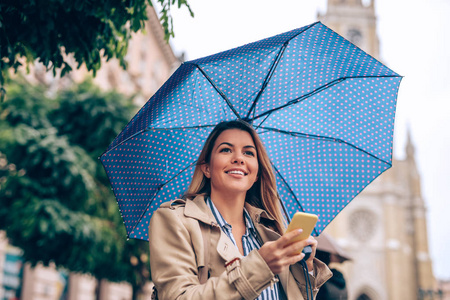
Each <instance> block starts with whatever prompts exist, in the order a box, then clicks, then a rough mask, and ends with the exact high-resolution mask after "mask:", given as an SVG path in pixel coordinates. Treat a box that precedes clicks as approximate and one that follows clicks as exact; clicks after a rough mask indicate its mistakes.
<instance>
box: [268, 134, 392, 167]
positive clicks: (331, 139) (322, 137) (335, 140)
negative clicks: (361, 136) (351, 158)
mask: <svg viewBox="0 0 450 300" xmlns="http://www.w3.org/2000/svg"><path fill="white" fill-rule="evenodd" d="M260 128H261V129H264V130H268V131H276V132H279V133H283V134H288V135H292V136H297V137H298V136H300V137H304V138H308V139H316V140H327V141H330V142H337V143H342V144H346V145H348V146H350V147H353V148H355V149H356V150H358V151H361V152H364V153H366V154H367V155H369V156H371V157H373V158H375V159H377V160H378V161H380V162H383V163H385V164H387V165H389V166H391V167H392V163H390V162H387V161H385V160H384V159H381V158H379V157H376V156H375V155H373V154H372V153H370V152H367V151H366V150H364V149H361V148H359V147H357V146H355V145H353V144H351V143H349V142H346V141H344V140H342V139H339V138H331V137H327V136H321V135H315V134H306V133H300V132H290V131H285V130H281V129H278V128H272V127H260Z"/></svg>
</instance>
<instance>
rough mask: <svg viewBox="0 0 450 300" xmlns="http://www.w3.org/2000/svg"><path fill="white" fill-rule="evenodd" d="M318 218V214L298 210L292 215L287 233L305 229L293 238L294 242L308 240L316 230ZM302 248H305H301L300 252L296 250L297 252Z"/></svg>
mask: <svg viewBox="0 0 450 300" xmlns="http://www.w3.org/2000/svg"><path fill="white" fill-rule="evenodd" d="M317 219H318V217H317V215H314V214H308V213H304V212H296V213H295V214H294V216H293V217H292V220H291V223H289V226H288V228H287V230H286V233H288V232H291V231H293V230H296V229H303V232H302V233H301V234H300V235H299V236H297V237H295V238H293V239H292V243H295V242H298V241H303V240H306V239H307V238H308V237H309V236H310V235H311V233H312V231H313V230H314V227H315V226H316V223H317ZM302 250H303V249H301V250H299V251H298V252H296V254H300V253H301V252H302Z"/></svg>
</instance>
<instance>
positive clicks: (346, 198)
mask: <svg viewBox="0 0 450 300" xmlns="http://www.w3.org/2000/svg"><path fill="white" fill-rule="evenodd" d="M400 81H401V76H399V75H398V74H396V73H395V72H393V71H392V70H390V69H389V68H387V67H386V66H384V65H383V64H381V63H380V62H378V61H377V60H376V59H374V58H373V57H371V56H369V55H368V54H366V53H365V52H364V51H362V50H361V49H359V48H357V47H356V46H354V45H353V44H351V43H350V42H349V41H347V40H345V39H344V38H342V37H341V36H339V35H338V34H336V33H335V32H333V31H332V30H330V29H329V28H327V27H326V26H324V25H323V24H321V23H320V22H317V23H314V24H311V25H309V26H305V27H302V28H299V29H295V30H292V31H289V32H286V33H283V34H280V35H277V36H274V37H271V38H267V39H264V40H261V41H258V42H254V43H251V44H247V45H244V46H242V47H238V48H235V49H232V50H228V51H225V52H221V53H218V54H215V55H211V56H208V57H204V58H200V59H197V60H192V61H189V62H185V63H183V64H182V65H181V66H180V67H179V68H178V69H177V70H176V71H175V73H174V74H173V75H172V76H171V77H170V78H169V79H168V81H167V82H166V83H165V84H164V85H163V86H162V87H161V88H160V89H159V90H158V92H157V93H156V94H155V95H154V96H153V97H152V98H150V100H149V101H148V102H147V103H146V104H145V105H144V106H143V107H142V109H141V110H140V111H139V112H138V113H137V115H136V116H135V117H134V118H133V119H132V120H131V121H130V123H129V124H128V125H127V126H126V127H125V128H124V130H123V131H122V132H121V133H120V134H119V135H118V136H117V138H116V139H115V140H114V141H113V142H112V144H111V145H110V146H109V147H108V149H107V150H106V152H105V153H104V154H102V156H101V157H100V159H101V161H102V163H103V165H104V167H105V170H106V172H107V174H108V177H109V180H110V182H111V185H112V187H113V190H114V193H115V196H116V198H117V201H118V204H119V208H120V212H121V214H122V217H123V220H124V223H125V226H126V229H127V233H128V236H129V237H130V238H137V239H143V240H148V235H147V229H148V225H149V221H150V217H151V215H152V212H153V211H155V210H156V209H157V208H158V207H159V205H160V204H161V203H163V202H165V201H170V200H173V199H175V198H177V197H180V196H181V195H182V194H183V192H184V191H186V190H187V187H188V185H189V182H190V180H191V177H192V174H193V170H194V167H195V163H196V159H197V157H198V156H199V154H200V151H201V148H202V146H203V143H204V141H205V140H206V138H207V136H208V134H209V133H210V132H211V130H212V129H213V128H214V126H215V125H216V124H217V123H219V122H220V121H224V120H235V119H238V118H239V119H243V120H246V121H248V122H249V123H251V124H252V125H253V126H254V128H255V129H257V132H258V133H259V135H260V137H261V139H262V140H263V142H264V144H265V146H266V148H267V151H268V154H269V156H270V159H271V161H272V164H273V168H274V170H275V173H276V178H277V186H278V192H279V195H280V197H281V200H282V207H283V210H284V212H285V215H286V217H287V218H288V219H289V218H290V217H291V216H292V215H293V214H294V213H295V212H297V211H305V212H309V213H313V214H317V215H318V216H319V221H318V223H317V225H316V228H315V234H316V235H318V234H320V232H321V231H322V230H323V229H324V228H325V227H326V226H327V224H328V223H329V222H330V221H331V220H332V219H333V218H334V217H335V216H336V215H337V214H338V213H339V212H340V211H341V210H342V209H343V208H344V207H345V206H346V205H347V204H348V203H349V202H350V201H351V200H352V199H353V198H354V197H355V196H356V195H358V193H360V192H361V191H362V190H363V189H364V188H365V187H366V186H367V185H368V184H369V183H370V182H372V181H373V180H374V179H375V178H376V177H377V176H379V175H380V174H381V173H383V172H384V171H386V170H387V169H389V168H390V167H391V163H392V138H393V130H394V115H395V106H396V98H397V92H398V87H399V84H400Z"/></svg>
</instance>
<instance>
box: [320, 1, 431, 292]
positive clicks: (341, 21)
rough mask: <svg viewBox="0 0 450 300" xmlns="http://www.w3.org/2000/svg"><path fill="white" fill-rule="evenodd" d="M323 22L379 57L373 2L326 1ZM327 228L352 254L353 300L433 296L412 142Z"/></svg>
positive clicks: (348, 267) (347, 268) (346, 267)
mask: <svg viewBox="0 0 450 300" xmlns="http://www.w3.org/2000/svg"><path fill="white" fill-rule="evenodd" d="M318 19H319V20H320V21H322V22H323V23H324V24H325V25H327V26H328V27H330V28H331V29H333V30H334V31H336V32H337V33H339V34H340V35H342V36H344V37H346V38H347V39H349V40H350V41H351V42H352V43H354V44H355V45H356V46H358V47H360V48H361V49H363V50H364V51H366V52H368V53H369V54H371V55H372V56H373V57H375V58H377V59H380V57H379V40H378V37H377V33H376V15H375V6H374V1H361V0H328V7H327V12H326V13H325V14H323V15H318ZM405 153H406V158H405V159H402V160H399V159H394V160H393V166H392V168H391V169H389V170H388V171H386V172H385V173H384V174H382V175H381V176H380V177H378V178H377V179H376V180H375V181H374V182H372V183H371V184H370V185H369V186H368V187H367V188H366V189H365V190H364V191H363V192H362V193H361V194H360V195H358V196H357V197H356V198H355V199H354V200H353V201H352V202H351V203H350V204H349V205H348V206H347V207H346V208H345V209H344V210H343V211H342V212H341V213H340V214H339V215H338V216H337V217H336V219H335V220H333V221H332V222H331V223H330V225H329V226H328V227H327V228H326V229H325V232H327V233H329V234H330V235H331V236H333V237H334V238H335V239H336V240H337V241H338V243H339V244H340V246H342V247H343V248H344V249H345V250H346V251H347V252H348V253H349V254H350V255H351V257H352V258H353V259H352V261H349V262H345V263H344V264H343V265H340V266H335V267H336V268H339V269H341V270H342V271H343V272H344V275H345V277H346V279H347V282H348V289H349V299H352V300H353V299H356V300H362V299H371V300H387V299H431V298H430V297H431V296H430V295H434V297H436V296H437V291H438V288H437V285H436V281H435V278H434V276H433V272H432V262H431V259H430V254H429V251H428V235H427V224H426V207H425V203H424V200H423V198H422V194H421V190H420V185H421V182H420V175H419V174H418V170H417V166H416V162H415V157H414V146H413V143H412V141H411V139H410V138H408V142H407V145H406V149H405Z"/></svg>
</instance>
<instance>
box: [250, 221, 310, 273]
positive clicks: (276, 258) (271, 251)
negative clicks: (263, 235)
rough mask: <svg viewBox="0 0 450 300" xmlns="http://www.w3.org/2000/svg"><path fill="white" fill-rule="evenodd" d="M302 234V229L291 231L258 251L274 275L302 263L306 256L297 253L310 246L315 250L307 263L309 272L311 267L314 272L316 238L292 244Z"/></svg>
mask: <svg viewBox="0 0 450 300" xmlns="http://www.w3.org/2000/svg"><path fill="white" fill-rule="evenodd" d="M301 233H302V230H301V229H299V230H294V231H291V232H289V233H286V234H285V235H283V236H282V237H280V238H279V239H278V240H276V241H273V242H266V243H265V244H264V245H263V246H262V247H261V248H260V249H259V250H258V252H259V254H260V255H261V256H262V258H263V259H264V260H265V261H266V263H267V265H268V266H269V268H270V270H271V271H272V273H274V274H280V273H281V272H282V271H283V270H284V269H285V268H286V267H289V266H290V265H293V264H295V263H297V262H299V261H301V260H302V259H303V257H305V254H304V253H300V254H295V253H296V252H298V251H300V249H303V248H304V247H305V246H308V245H311V246H312V250H313V251H312V253H311V257H310V258H309V259H308V261H309V262H308V261H307V264H308V270H309V267H310V265H311V270H312V264H313V257H314V256H315V254H316V248H317V241H316V240H315V239H314V238H312V239H311V237H310V238H308V239H306V240H303V241H299V242H295V243H293V244H291V240H292V239H293V238H295V237H296V236H298V235H300V234H301Z"/></svg>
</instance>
